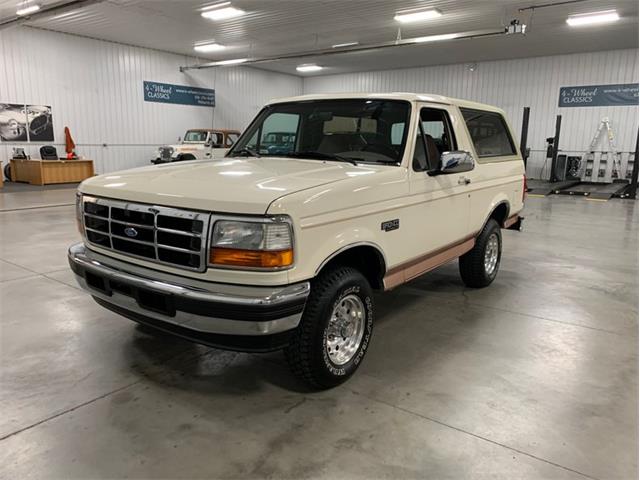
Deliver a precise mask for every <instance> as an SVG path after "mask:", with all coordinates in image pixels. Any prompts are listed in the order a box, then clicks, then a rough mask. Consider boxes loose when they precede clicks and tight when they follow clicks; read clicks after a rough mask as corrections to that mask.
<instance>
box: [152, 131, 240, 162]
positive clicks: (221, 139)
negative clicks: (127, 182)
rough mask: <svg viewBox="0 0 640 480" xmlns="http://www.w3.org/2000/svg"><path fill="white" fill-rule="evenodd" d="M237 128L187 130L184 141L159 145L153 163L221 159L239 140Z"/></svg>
mask: <svg viewBox="0 0 640 480" xmlns="http://www.w3.org/2000/svg"><path fill="white" fill-rule="evenodd" d="M239 136H240V132H239V131H237V130H226V129H213V128H198V129H193V130H187V133H185V134H184V138H183V139H182V141H180V139H178V141H179V143H178V144H175V145H163V146H162V147H158V150H157V152H156V157H155V158H153V159H151V163H153V164H155V165H157V164H159V163H170V162H184V161H186V160H205V159H213V158H215V159H219V158H222V157H224V156H225V154H226V153H227V151H228V150H229V148H231V147H232V146H233V144H234V143H235V142H236V140H238V137H239Z"/></svg>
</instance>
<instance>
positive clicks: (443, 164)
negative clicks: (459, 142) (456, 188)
mask: <svg viewBox="0 0 640 480" xmlns="http://www.w3.org/2000/svg"><path fill="white" fill-rule="evenodd" d="M474 166H475V162H474V161H473V157H472V156H471V154H470V153H469V152H465V151H462V150H456V151H453V152H443V153H442V155H440V164H439V165H438V173H462V172H468V171H469V170H473V167H474Z"/></svg>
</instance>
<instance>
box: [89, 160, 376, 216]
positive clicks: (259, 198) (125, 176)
mask: <svg viewBox="0 0 640 480" xmlns="http://www.w3.org/2000/svg"><path fill="white" fill-rule="evenodd" d="M365 170H367V171H369V172H370V173H374V172H376V171H377V170H378V168H376V167H374V166H354V165H350V164H347V163H338V162H335V161H327V162H325V161H321V160H303V159H293V158H274V157H269V158H229V159H224V160H222V161H221V160H217V161H212V160H201V161H192V162H178V163H169V164H164V165H155V166H150V167H143V168H136V169H132V170H125V171H122V172H116V173H110V174H107V175H100V176H97V177H93V178H90V179H88V180H85V181H84V182H83V183H82V185H81V186H80V191H81V192H82V193H86V194H90V195H96V196H101V197H106V198H116V199H122V200H130V201H133V202H141V203H149V204H154V205H165V206H173V207H181V208H187V209H197V210H206V211H214V212H226V213H248V214H264V213H265V212H266V210H267V208H268V207H269V205H270V204H271V202H273V201H274V200H276V199H277V198H280V197H283V196H285V195H289V194H291V193H294V192H299V191H301V190H305V189H308V188H313V187H317V186H320V185H325V184H328V183H332V182H337V181H341V180H346V179H348V178H351V177H353V176H355V175H358V174H359V173H361V172H362V171H365Z"/></svg>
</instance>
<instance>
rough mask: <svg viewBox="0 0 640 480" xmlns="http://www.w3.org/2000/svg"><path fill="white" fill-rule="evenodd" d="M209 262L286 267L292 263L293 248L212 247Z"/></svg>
mask: <svg viewBox="0 0 640 480" xmlns="http://www.w3.org/2000/svg"><path fill="white" fill-rule="evenodd" d="M209 263H211V264H212V265H229V266H234V267H252V268H278V267H288V266H290V265H292V264H293V250H291V249H288V250H274V251H269V250H240V249H236V248H219V247H214V248H212V249H211V252H210V254H209Z"/></svg>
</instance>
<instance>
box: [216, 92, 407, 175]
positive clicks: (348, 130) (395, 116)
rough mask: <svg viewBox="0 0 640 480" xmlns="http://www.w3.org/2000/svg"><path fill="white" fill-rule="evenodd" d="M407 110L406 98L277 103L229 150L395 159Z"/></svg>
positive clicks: (401, 148) (371, 160)
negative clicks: (400, 99)
mask: <svg viewBox="0 0 640 480" xmlns="http://www.w3.org/2000/svg"><path fill="white" fill-rule="evenodd" d="M410 111H411V107H410V104H409V102H405V101H399V100H373V99H346V100H311V101H301V102H291V103H277V104H274V105H269V106H267V107H266V108H265V109H263V110H262V111H261V112H260V113H259V114H258V116H257V117H256V119H255V120H254V121H253V123H252V124H251V125H250V126H249V128H248V129H247V130H246V131H245V132H244V133H243V134H242V136H241V137H240V139H239V140H238V141H237V142H236V144H235V145H234V146H233V148H232V149H231V151H230V152H229V155H228V156H230V157H240V156H261V157H264V156H279V157H294V158H309V159H318V160H332V159H335V160H340V161H344V160H345V159H347V160H348V161H355V162H365V163H385V164H399V163H400V161H401V159H402V154H403V153H404V146H405V143H406V137H407V131H408V128H407V126H408V122H409V116H410Z"/></svg>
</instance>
